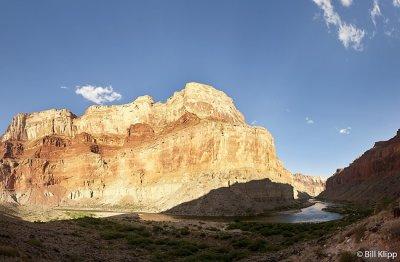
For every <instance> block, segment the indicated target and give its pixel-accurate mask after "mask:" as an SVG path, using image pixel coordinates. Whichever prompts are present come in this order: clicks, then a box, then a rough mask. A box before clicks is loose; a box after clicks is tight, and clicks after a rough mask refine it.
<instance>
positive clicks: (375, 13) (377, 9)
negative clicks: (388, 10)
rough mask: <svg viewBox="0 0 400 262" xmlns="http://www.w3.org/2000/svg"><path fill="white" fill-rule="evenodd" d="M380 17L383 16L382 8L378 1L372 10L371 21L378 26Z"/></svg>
mask: <svg viewBox="0 0 400 262" xmlns="http://www.w3.org/2000/svg"><path fill="white" fill-rule="evenodd" d="M399 1H400V0H399ZM379 16H382V13H381V8H380V7H379V3H378V0H374V3H373V5H372V9H371V19H372V22H373V23H374V25H375V26H376V18H377V17H379Z"/></svg>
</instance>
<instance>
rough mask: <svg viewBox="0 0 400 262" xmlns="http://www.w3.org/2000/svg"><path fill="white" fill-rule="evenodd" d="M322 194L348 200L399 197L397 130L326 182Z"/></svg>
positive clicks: (399, 145) (399, 162)
mask: <svg viewBox="0 0 400 262" xmlns="http://www.w3.org/2000/svg"><path fill="white" fill-rule="evenodd" d="M321 196H322V197H324V198H327V199H330V200H339V201H352V202H360V203H367V202H379V201H381V200H382V199H389V200H390V199H392V200H394V199H397V198H399V197H400V130H399V131H398V132H397V135H396V136H395V137H393V138H392V139H389V140H388V141H381V142H376V143H375V145H374V147H373V148H372V149H370V150H368V151H366V152H365V153H364V154H363V155H362V156H360V157H359V158H357V159H356V160H355V161H354V162H353V163H351V164H350V165H349V166H348V167H346V168H344V169H338V170H337V172H336V173H335V174H334V175H333V176H332V177H330V178H328V180H327V182H326V190H325V191H324V192H323V193H322V194H321Z"/></svg>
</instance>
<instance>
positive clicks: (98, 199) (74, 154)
mask: <svg viewBox="0 0 400 262" xmlns="http://www.w3.org/2000/svg"><path fill="white" fill-rule="evenodd" d="M0 157H1V158H0V185H1V186H0V188H1V189H0V190H1V195H0V196H1V200H2V201H15V202H18V203H20V204H31V205H35V204H36V205H62V206H98V205H124V206H130V207H132V208H134V209H137V210H142V211H163V210H167V209H170V208H172V207H174V206H177V205H179V204H181V203H184V202H188V201H192V200H194V199H197V198H200V197H202V196H204V195H205V194H207V193H209V192H210V191H211V190H213V189H218V188H221V187H227V186H228V187H229V186H231V185H233V184H235V183H244V182H249V181H251V180H261V179H269V180H270V181H271V182H274V183H281V184H288V185H292V183H293V181H292V180H293V178H292V176H291V174H290V173H289V172H288V171H287V170H286V169H285V168H284V167H283V165H282V163H281V162H280V161H279V159H278V158H277V156H276V153H275V148H274V141H273V138H272V136H271V134H270V133H269V132H268V131H267V130H266V129H264V128H261V127H252V126H249V125H247V124H246V122H245V120H244V117H243V115H242V114H241V113H240V112H239V111H238V110H237V109H236V107H235V105H234V103H233V101H232V99H231V98H229V97H228V96H227V95H226V94H225V93H223V92H221V91H218V90H216V89H214V88H212V87H210V86H206V85H203V84H198V83H189V84H187V85H186V86H185V88H184V89H183V90H182V91H179V92H176V93H175V94H174V95H173V96H172V97H171V98H169V99H168V100H167V101H166V102H165V103H160V102H158V103H154V101H153V99H152V98H151V97H149V96H142V97H139V98H137V99H136V100H135V101H133V102H132V103H130V104H125V105H115V106H91V107H89V108H88V109H87V111H86V112H85V114H84V115H83V116H81V117H77V116H76V115H74V114H73V113H71V112H70V111H68V110H64V109H63V110H54V109H53V110H47V111H43V112H38V113H32V114H19V115H17V116H15V117H14V118H13V120H12V123H11V124H10V126H9V128H8V129H7V131H6V133H5V134H4V135H3V137H2V139H1V145H0ZM282 188H284V190H287V189H286V187H282ZM282 190H283V189H282ZM271 192H275V193H268V194H267V196H269V197H270V199H271V203H272V202H273V201H275V200H274V199H276V196H280V195H282V194H283V195H285V196H286V194H287V193H286V192H281V190H279V189H278V190H276V191H271ZM291 200H292V198H290V197H289V199H285V201H287V202H290V201H291ZM275 206H276V205H275V204H273V203H272V204H271V208H272V207H275ZM265 208H268V207H265Z"/></svg>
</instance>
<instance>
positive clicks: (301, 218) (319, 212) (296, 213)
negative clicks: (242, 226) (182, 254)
mask: <svg viewBox="0 0 400 262" xmlns="http://www.w3.org/2000/svg"><path fill="white" fill-rule="evenodd" d="M310 202H311V203H312V204H313V205H311V206H309V207H306V208H302V209H297V210H287V211H280V212H272V213H270V214H267V215H260V216H253V217H190V216H174V215H167V214H150V213H139V217H140V218H141V219H143V220H151V221H170V222H177V221H182V220H197V221H199V220H200V221H202V220H203V221H213V222H232V221H234V220H237V219H240V220H241V221H254V222H268V223H318V222H326V221H331V220H337V219H341V218H342V217H343V215H341V214H338V213H334V212H328V211H325V210H323V209H324V208H326V207H328V206H331V205H333V204H331V203H327V202H321V201H315V200H310Z"/></svg>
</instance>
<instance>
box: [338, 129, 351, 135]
mask: <svg viewBox="0 0 400 262" xmlns="http://www.w3.org/2000/svg"><path fill="white" fill-rule="evenodd" d="M350 130H351V127H346V128H342V129H340V130H339V133H340V134H343V135H350Z"/></svg>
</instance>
